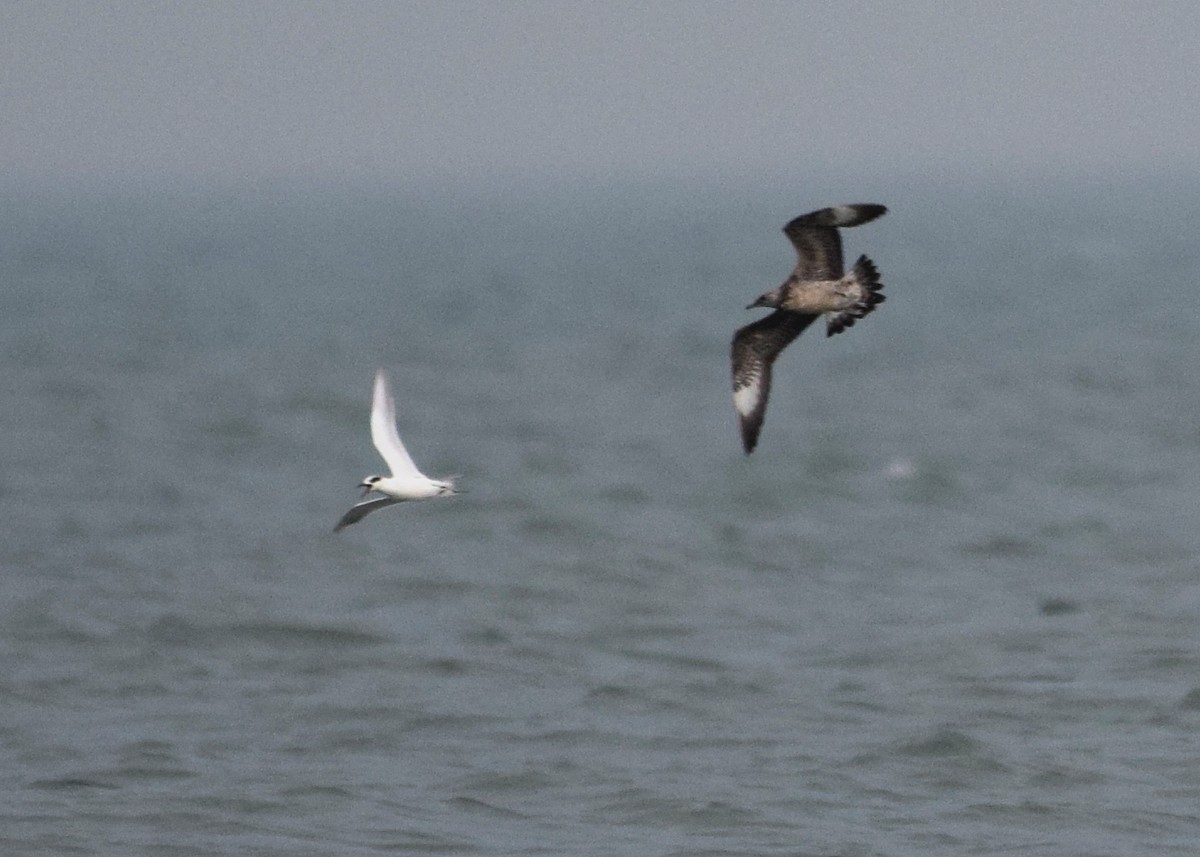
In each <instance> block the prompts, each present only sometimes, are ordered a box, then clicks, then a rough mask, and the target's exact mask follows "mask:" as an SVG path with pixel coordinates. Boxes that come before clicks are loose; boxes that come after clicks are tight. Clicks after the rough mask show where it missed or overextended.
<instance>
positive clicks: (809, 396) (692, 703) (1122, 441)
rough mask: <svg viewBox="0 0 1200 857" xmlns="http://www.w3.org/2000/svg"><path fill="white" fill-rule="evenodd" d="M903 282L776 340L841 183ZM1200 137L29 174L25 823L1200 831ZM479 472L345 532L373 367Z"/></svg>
mask: <svg viewBox="0 0 1200 857" xmlns="http://www.w3.org/2000/svg"><path fill="white" fill-rule="evenodd" d="M851 201H870V202H883V203H886V204H887V205H888V206H890V208H891V209H892V210H891V213H890V214H889V215H888V216H887V217H885V218H883V219H881V220H879V221H876V222H874V223H871V224H869V225H866V226H863V227H860V228H857V229H853V230H847V231H845V232H844V239H845V244H846V255H847V257H848V258H849V259H853V258H855V257H856V256H857V255H858V254H859V253H866V254H868V255H869V256H871V258H873V259H874V260H875V262H876V263H877V265H878V266H879V269H880V270H881V272H882V274H883V281H884V283H885V284H886V288H885V293H886V294H887V295H888V302H887V303H886V304H884V305H883V306H882V307H880V308H879V310H878V311H877V312H876V313H874V314H873V315H871V316H870V317H869V318H867V319H865V320H864V321H862V322H861V323H859V324H858V325H856V326H855V328H854V329H853V330H850V331H848V332H847V333H846V334H844V335H841V336H838V337H835V338H832V339H826V338H825V337H824V335H823V331H822V330H821V329H820V328H819V327H817V326H814V327H813V328H811V329H810V331H809V332H808V333H807V334H805V335H804V336H803V337H802V338H801V339H799V340H797V342H796V343H795V344H794V345H792V346H791V348H789V350H788V351H787V352H785V354H784V355H783V356H782V357H781V359H780V361H779V363H778V364H777V367H776V369H777V371H776V375H775V386H774V391H773V396H772V400H771V404H770V408H769V410H768V413H767V419H766V424H765V427H764V431H763V434H762V438H761V441H760V445H759V448H758V451H757V452H755V454H754V455H753V456H750V457H747V456H745V455H743V454H742V452H741V448H740V444H739V441H738V437H737V430H736V421H735V417H734V413H733V409H732V402H731V396H730V389H729V367H728V343H729V339H730V336H731V334H732V332H733V330H734V329H735V328H736V327H737V326H739V325H741V324H745V323H747V322H748V321H750V320H752V319H753V318H755V317H757V316H758V315H760V314H761V311H754V312H747V311H746V310H744V309H743V307H744V306H745V305H746V304H747V303H749V302H750V301H751V300H752V299H753V298H754V297H756V296H757V295H758V294H760V293H761V292H763V291H765V290H767V289H769V288H772V287H774V286H776V285H778V284H779V283H780V282H781V281H782V280H783V278H784V277H785V276H786V275H787V273H788V272H789V271H790V268H791V265H792V262H793V257H792V251H791V248H790V246H789V245H788V243H787V241H786V240H785V239H784V237H783V236H782V234H781V233H780V231H779V229H780V227H781V226H782V225H783V223H784V222H785V221H787V220H788V219H790V218H791V217H793V216H795V215H797V214H800V213H803V212H805V211H808V210H811V209H813V208H818V207H821V206H824V205H827V204H832V203H840V202H851ZM1198 222H1200V183H1197V182H1194V181H1193V182H1191V183H1190V184H1189V183H1187V182H1183V183H1180V182H1160V183H1147V184H1139V183H1137V182H1135V181H1130V182H1126V183H1124V184H1121V185H1119V186H1118V185H1112V186H1108V185H1105V184H1103V183H1100V182H1095V183H1090V184H1089V183H1081V184H1079V185H1072V184H1070V183H1068V182H1062V183H1059V184H1057V185H1055V186H1053V187H1045V186H1034V185H1030V186H1028V187H1023V188H1022V187H1015V186H996V185H982V186H978V187H971V186H966V185H964V184H961V183H957V184H954V183H949V182H943V183H937V182H930V183H928V184H925V185H921V184H914V183H910V184H909V185H905V186H899V185H898V186H895V187H886V186H877V185H872V186H871V187H869V188H846V187H844V186H839V187H832V186H830V187H824V186H822V187H816V188H814V187H800V186H791V185H789V186H786V187H785V186H782V185H781V186H778V187H772V188H771V190H770V191H769V192H768V193H765V194H763V193H757V194H756V193H754V192H751V191H750V190H749V189H746V188H740V189H739V190H738V191H737V192H733V191H729V190H728V189H722V188H720V187H718V186H708V187H703V188H701V187H693V188H689V187H649V186H644V187H637V186H631V187H624V188H615V189H614V188H611V187H607V188H605V189H604V190H603V191H602V192H595V193H593V192H588V190H587V189H584V188H580V187H575V188H558V189H553V188H548V187H543V188H541V189H536V190H535V189H527V190H525V191H524V192H519V190H518V191H514V192H512V193H505V192H499V191H496V190H495V189H493V190H491V191H488V192H480V193H479V194H478V195H474V194H472V193H470V192H468V191H465V190H460V191H459V192H458V193H456V194H454V195H451V196H449V197H445V198H438V197H435V196H434V195H432V194H425V195H420V194H406V193H404V192H402V191H399V190H388V189H386V188H376V189H372V190H365V189H359V190H355V191H349V190H343V191H334V190H330V189H328V188H326V189H316V188H309V189H304V188H299V187H295V188H290V189H280V188H277V187H275V188H263V187H259V188H251V189H248V190H245V191H243V192H228V191H226V192H217V191H210V192H205V191H202V190H196V191H192V192H188V191H184V190H181V189H179V188H175V189H173V190H172V191H171V192H170V193H162V194H156V193H153V192H150V191H142V192H136V193H135V192H124V193H121V192H113V193H102V192H94V191H93V192H88V193H79V194H75V193H72V192H71V191H70V189H69V188H68V189H63V188H59V189H56V190H53V191H50V190H47V191H45V192H40V191H38V190H36V189H29V188H25V189H23V190H20V189H19V190H18V191H15V192H13V193H10V194H9V195H8V203H7V204H6V208H5V211H4V212H3V213H0V278H2V283H3V287H2V288H0V357H2V360H3V367H4V371H3V372H2V373H0V402H2V405H3V406H2V407H0V437H2V438H3V441H2V444H0V449H2V458H0V462H2V467H0V504H2V506H3V520H4V524H3V533H4V537H3V539H2V542H0V854H3V855H5V856H6V857H14V856H15V855H42V854H53V855H152V857H182V855H230V857H233V855H237V857H245V855H288V857H297V855H346V857H356V855H375V854H442V855H572V857H573V855H621V857H625V855H628V857H645V855H822V856H823V857H833V855H838V857H859V855H863V856H864V857H865V855H872V857H873V856H874V855H993V854H1003V855H1012V854H1028V855H1112V857H1131V855H1168V854H1188V855H1192V854H1195V853H1197V850H1198V849H1200V361H1198V357H1200V346H1198V343H1200V244H1198V242H1197V231H1196V224H1197V223H1198ZM378 367H384V368H386V369H387V370H388V372H389V373H390V375H391V377H392V381H393V387H394V392H395V396H396V399H397V407H398V423H399V428H400V432H401V435H402V436H403V437H404V439H405V441H406V443H407V444H408V447H409V450H410V451H411V453H412V455H413V457H414V458H415V459H416V461H417V463H418V464H419V465H420V466H421V467H422V468H423V469H424V470H425V472H427V473H428V474H430V475H432V476H444V475H457V476H458V477H459V478H460V485H461V486H462V487H463V488H464V489H465V493H463V494H462V495H461V496H457V497H454V498H450V499H444V500H436V501H430V502H425V503H412V504H406V505H402V506H398V507H394V508H391V509H387V510H385V511H382V512H379V513H377V514H375V515H372V516H370V517H368V518H367V519H365V520H364V521H363V522H361V523H360V524H357V525H355V526H354V527H351V528H349V529H347V530H345V531H343V532H340V533H337V534H336V535H335V534H334V533H333V532H332V528H333V525H334V523H335V522H336V521H337V519H338V518H339V517H340V516H341V514H342V513H343V512H344V511H345V510H346V509H348V508H349V507H350V506H351V505H352V504H353V503H354V502H356V501H357V499H358V493H357V490H356V488H355V485H356V484H357V483H358V482H359V481H360V480H361V479H362V478H363V477H364V476H366V475H367V474H370V473H376V472H379V471H380V470H381V469H382V467H383V465H382V463H381V462H380V461H379V459H378V457H377V455H376V453H375V451H374V449H373V448H372V447H371V443H370V436H369V432H368V426H367V419H368V413H369V406H370V391H371V379H372V375H373V373H374V372H375V370H376V368H378Z"/></svg>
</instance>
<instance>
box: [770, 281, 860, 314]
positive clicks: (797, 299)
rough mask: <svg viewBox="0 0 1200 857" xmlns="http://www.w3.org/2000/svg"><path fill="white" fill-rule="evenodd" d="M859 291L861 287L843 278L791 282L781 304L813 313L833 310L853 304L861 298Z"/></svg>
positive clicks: (793, 309) (799, 310)
mask: <svg viewBox="0 0 1200 857" xmlns="http://www.w3.org/2000/svg"><path fill="white" fill-rule="evenodd" d="M861 291H862V288H861V287H860V286H859V285H858V284H857V283H855V282H851V281H847V280H844V279H843V280H812V281H809V282H799V283H791V284H789V285H788V288H787V295H786V296H785V297H784V299H783V303H782V304H781V306H782V308H783V309H787V310H791V311H792V312H804V313H812V314H814V315H816V314H819V313H823V312H834V311H836V310H841V309H846V308H847V307H849V306H853V305H854V304H855V303H856V302H858V301H859V300H861V296H860V294H859V293H860V292H861Z"/></svg>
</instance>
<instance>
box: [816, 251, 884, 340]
mask: <svg viewBox="0 0 1200 857" xmlns="http://www.w3.org/2000/svg"><path fill="white" fill-rule="evenodd" d="M842 279H843V281H844V282H846V283H847V284H848V285H849V286H850V287H851V288H854V287H857V289H858V292H859V299H858V300H857V301H856V302H855V303H854V304H852V305H851V306H849V307H847V308H846V309H843V310H839V311H838V312H836V313H830V314H829V315H827V316H826V325H827V326H826V329H825V335H826V336H833V335H834V334H835V333H841V332H842V331H843V330H845V329H846V328H848V327H854V322H856V321H858V320H859V319H860V318H862V317H863V316H865V315H867V314H868V313H870V312H871V310H873V309H875V307H876V305H878V304H881V303H883V302H884V300H885V297H884V295H883V294H882V293H881V292H880V289H882V288H883V283H881V282H879V271H878V269H876V267H875V263H874V262H872V261H871V260H870V259H868V258H867V257H866V256H859V257H858V261H857V262H855V263H854V267H853V268H851V269H850V273H849V274H847V275H846V276H845V277H843V278H842Z"/></svg>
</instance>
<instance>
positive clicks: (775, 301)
mask: <svg viewBox="0 0 1200 857" xmlns="http://www.w3.org/2000/svg"><path fill="white" fill-rule="evenodd" d="M781 300H783V286H780V287H779V288H777V289H771V291H769V292H763V293H762V294H761V295H759V296H758V297H757V298H755V299H754V303H752V304H749V305H748V306H747V307H746V309H754V308H755V307H760V306H765V307H771V308H773V309H777V308H778V307H779V302H780V301H781Z"/></svg>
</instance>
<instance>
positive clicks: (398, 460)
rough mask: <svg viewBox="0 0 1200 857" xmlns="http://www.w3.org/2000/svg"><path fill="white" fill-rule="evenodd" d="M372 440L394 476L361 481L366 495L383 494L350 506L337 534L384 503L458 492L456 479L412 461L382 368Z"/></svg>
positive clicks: (377, 377) (373, 405)
mask: <svg viewBox="0 0 1200 857" xmlns="http://www.w3.org/2000/svg"><path fill="white" fill-rule="evenodd" d="M371 442H372V443H374V444H375V448H376V449H377V450H379V454H380V455H381V456H383V460H384V461H385V462H386V463H387V466H388V467H389V468H390V469H391V471H392V475H391V476H368V477H367V478H366V479H364V480H363V481H362V482H360V483H359V484H358V487H359V488H361V489H363V493H362V495H363V496H364V497H366V496H367V495H368V494H370V493H371V492H372V491H374V492H376V493H379V494H382V495H383V496H382V497H376V498H375V499H374V500H364V501H363V502H361V503H359V504H357V505H356V506H354V507H353V508H351V509H350V511H349V512H347V513H346V514H344V515H342V519H341V520H340V521H338V522H337V526H336V527H334V528H333V531H334V532H335V533H336V532H337V531H338V530H341V529H343V528H345V527H348V526H350V525H351V524H354V523H357V522H358V521H361V520H362V519H363V518H365V517H366V516H367V515H369V514H371V513H372V512H374V511H375V510H376V509H382V508H384V507H385V506H392V505H394V504H396V503H403V502H404V501H405V500H427V499H429V498H430V497H447V496H449V495H451V494H454V493H456V492H455V490H454V480H453V479H430V478H429V477H428V476H426V475H425V474H424V473H422V472H421V471H420V470H418V469H417V465H415V464H413V460H412V457H411V456H409V454H408V450H407V449H405V448H404V443H403V441H401V440H400V433H399V432H397V431H396V401H395V399H393V398H392V392H391V390H389V389H388V381H387V375H385V374H384V372H383V370H382V369H380V370H379V371H378V372H376V373H375V395H374V398H373V399H372V401H371Z"/></svg>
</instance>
